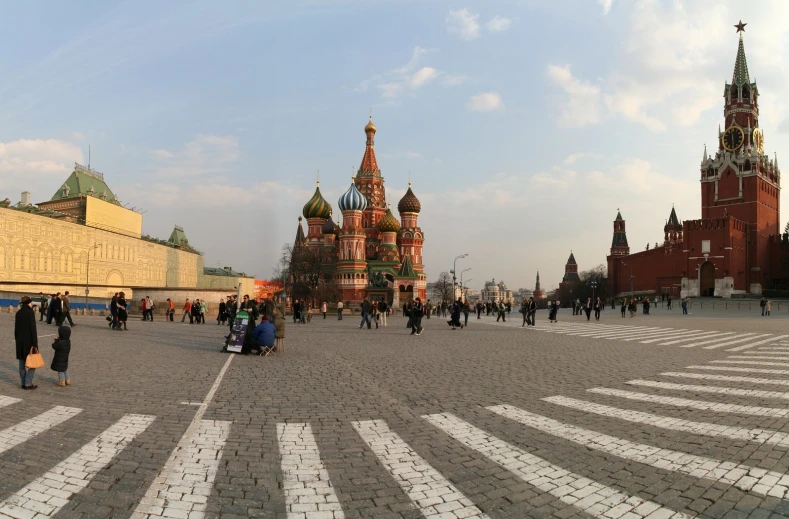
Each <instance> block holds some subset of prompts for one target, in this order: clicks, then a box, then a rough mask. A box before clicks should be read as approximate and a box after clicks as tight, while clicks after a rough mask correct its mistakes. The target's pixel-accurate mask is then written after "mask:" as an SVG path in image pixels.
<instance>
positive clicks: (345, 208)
mask: <svg viewBox="0 0 789 519" xmlns="http://www.w3.org/2000/svg"><path fill="white" fill-rule="evenodd" d="M338 205H339V206H340V211H342V229H341V230H340V246H339V259H338V260H337V284H338V285H339V286H340V289H341V290H342V300H343V301H353V302H358V301H361V300H362V299H364V295H365V292H364V290H365V288H366V287H367V259H366V256H365V249H364V242H365V234H364V228H363V227H362V214H363V212H364V210H365V209H366V208H367V199H366V198H365V197H364V195H363V194H362V193H361V192H360V191H359V190H358V189H357V188H356V184H355V183H354V182H353V179H351V187H349V188H348V191H346V192H345V194H343V195H342V196H341V197H340V200H339V202H338Z"/></svg>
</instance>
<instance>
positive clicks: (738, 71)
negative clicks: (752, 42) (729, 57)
mask: <svg viewBox="0 0 789 519" xmlns="http://www.w3.org/2000/svg"><path fill="white" fill-rule="evenodd" d="M731 82H732V84H733V85H737V86H739V87H741V86H743V85H744V84H746V83H749V84H750V82H751V78H750V77H749V76H748V61H747V60H746V59H745V45H744V44H743V42H742V33H741V34H740V45H739V46H738V47H737V59H736V60H735V61H734V72H733V73H732V77H731Z"/></svg>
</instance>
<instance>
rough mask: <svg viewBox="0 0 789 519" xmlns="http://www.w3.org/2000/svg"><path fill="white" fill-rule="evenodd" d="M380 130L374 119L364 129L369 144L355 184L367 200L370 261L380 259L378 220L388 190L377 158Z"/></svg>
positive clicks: (365, 220)
mask: <svg viewBox="0 0 789 519" xmlns="http://www.w3.org/2000/svg"><path fill="white" fill-rule="evenodd" d="M376 131H378V129H377V128H376V127H375V124H373V118H372V116H371V117H370V121H369V122H368V123H367V126H365V127H364V133H365V134H366V135H367V143H366V145H365V148H364V156H362V163H361V165H360V166H359V171H357V173H356V179H355V180H354V183H355V184H356V187H357V188H358V189H359V191H361V192H362V194H363V195H364V196H365V198H366V199H367V208H366V209H365V210H364V213H363V214H362V227H363V228H364V234H365V237H366V238H365V250H366V251H367V258H368V259H372V260H374V259H378V248H379V247H380V245H381V232H380V231H379V230H378V227H377V225H378V220H380V219H381V218H383V216H384V214H386V190H385V189H384V179H383V177H382V176H381V170H380V169H378V161H377V160H376V158H375V132H376Z"/></svg>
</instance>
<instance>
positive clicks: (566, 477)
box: [423, 413, 692, 519]
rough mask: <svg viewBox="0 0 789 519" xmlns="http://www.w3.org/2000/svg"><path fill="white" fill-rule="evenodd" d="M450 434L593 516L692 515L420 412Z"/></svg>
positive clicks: (680, 518)
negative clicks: (612, 486)
mask: <svg viewBox="0 0 789 519" xmlns="http://www.w3.org/2000/svg"><path fill="white" fill-rule="evenodd" d="M423 418H424V419H425V420H427V421H428V422H430V423H431V424H433V425H435V426H436V427H438V428H439V429H441V430H442V431H444V432H445V433H447V434H448V435H449V436H451V437H452V438H454V439H455V440H457V441H459V442H460V443H462V444H463V445H465V446H466V447H468V448H469V449H472V450H475V451H477V452H479V453H480V454H482V455H483V456H485V457H487V458H488V459H490V460H491V461H493V462H494V463H497V464H499V465H501V466H502V467H503V468H504V469H506V470H508V471H510V472H512V473H513V474H515V475H516V476H518V477H519V478H520V479H522V480H523V481H525V482H526V483H529V484H530V485H532V486H534V487H535V488H537V489H539V490H541V491H543V492H547V493H549V494H551V495H553V496H555V497H558V498H559V500H560V501H562V502H564V503H567V504H570V505H573V506H574V507H576V508H578V509H579V510H581V511H583V512H586V513H588V514H589V515H591V516H593V517H599V518H606V519H608V518H611V517H622V516H626V517H632V516H633V515H629V516H628V515H627V514H629V513H630V512H632V513H633V514H635V515H636V516H641V517H648V516H650V514H654V517H655V518H660V517H665V518H669V517H671V518H675V519H690V518H691V517H692V516H690V515H687V514H684V513H681V512H676V511H674V510H671V509H669V508H664V507H662V506H660V505H659V504H657V503H654V502H652V501H646V500H644V499H641V498H640V497H636V496H631V495H628V494H624V493H622V492H620V491H618V490H615V489H614V488H611V487H607V486H605V485H602V484H600V483H598V482H596V481H593V480H591V479H589V478H587V477H584V476H581V475H579V474H574V473H572V472H570V471H569V470H565V469H563V468H561V467H559V466H557V465H554V464H552V463H550V462H548V461H546V460H544V459H542V458H539V457H537V456H535V455H533V454H529V453H528V452H526V451H524V450H523V449H520V448H518V447H515V446H514V445H510V444H509V443H506V442H504V441H503V440H500V439H499V438H497V437H495V436H493V435H490V434H488V433H486V432H485V431H483V430H482V429H478V428H476V427H474V426H473V425H471V424H469V423H467V422H464V421H463V420H461V419H459V418H457V417H455V416H454V415H452V414H449V413H444V414H433V415H429V416H423Z"/></svg>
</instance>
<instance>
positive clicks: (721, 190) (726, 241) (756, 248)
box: [608, 23, 789, 297]
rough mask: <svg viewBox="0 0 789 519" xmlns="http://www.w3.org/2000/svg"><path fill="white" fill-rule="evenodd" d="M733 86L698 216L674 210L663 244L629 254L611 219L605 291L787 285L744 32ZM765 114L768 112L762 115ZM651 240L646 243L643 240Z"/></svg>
mask: <svg viewBox="0 0 789 519" xmlns="http://www.w3.org/2000/svg"><path fill="white" fill-rule="evenodd" d="M744 26H745V24H742V23H740V24H737V25H735V27H737V32H738V33H739V43H738V46H737V54H736V57H735V61H734V71H733V72H732V78H731V83H729V82H726V83H725V85H724V88H723V92H722V94H723V116H724V120H723V127H722V128H721V127H720V126H719V128H718V133H717V149H716V150H715V151H714V153H708V151H707V147H706V145H705V146H704V152H703V154H702V159H701V164H700V166H699V170H700V176H699V177H700V178H699V183H700V188H701V218H700V219H698V220H690V221H688V220H686V221H684V222H681V221H680V220H679V218H678V216H677V212H676V210H675V209H674V208H673V207H672V208H671V212H670V213H669V216H668V219H667V220H666V224H665V226H664V227H663V244H662V245H658V246H656V247H652V248H649V246H647V250H644V251H640V252H636V253H632V254H631V252H630V248H629V246H628V240H627V235H626V230H625V220H624V219H623V218H622V215H621V213H618V214H617V215H616V219H615V220H614V235H613V241H612V243H611V251H610V254H609V256H608V283H609V287H608V289H609V291H608V293H609V294H611V295H613V296H616V295H623V294H625V293H629V292H630V290H631V283H632V286H633V291H634V292H635V293H637V294H638V293H642V294H671V295H672V296H674V297H676V296H683V297H684V296H692V297H693V296H719V297H731V296H732V295H735V294H756V295H758V294H761V293H762V291H763V290H764V289H766V288H770V287H776V286H782V285H786V283H787V281H786V280H787V278H789V273H787V272H786V267H785V265H783V264H782V263H784V262H783V261H782V257H783V256H784V254H785V253H784V252H783V248H782V241H784V242H785V240H786V237H785V236H783V237H782V236H781V234H780V232H781V231H780V228H779V222H780V194H781V171H780V169H779V168H778V158H777V156H775V158H771V157H770V156H769V155H768V154H767V153H766V152H765V136H764V133H763V132H762V130H761V127H760V124H759V119H760V115H761V114H760V112H759V88H758V86H757V85H756V83H755V82H753V81H751V78H750V74H749V71H748V63H747V60H746V57H745V45H744V41H743V31H744ZM766 116H767V117H769V116H770V115H769V114H766ZM649 242H650V243H651V240H649Z"/></svg>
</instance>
